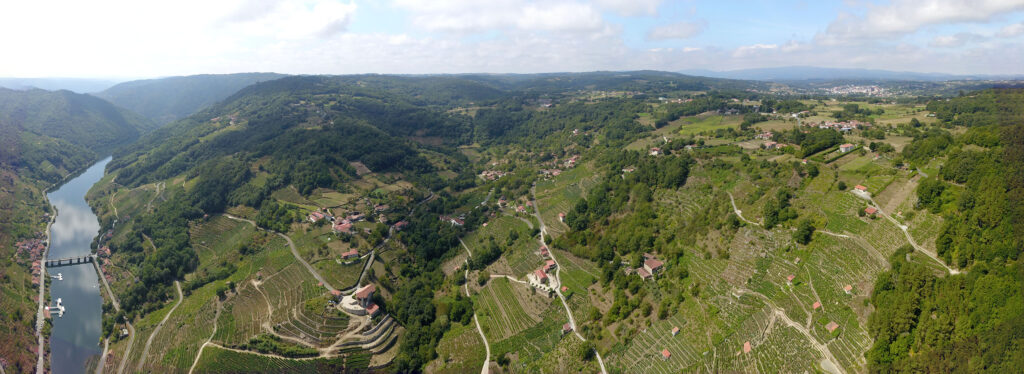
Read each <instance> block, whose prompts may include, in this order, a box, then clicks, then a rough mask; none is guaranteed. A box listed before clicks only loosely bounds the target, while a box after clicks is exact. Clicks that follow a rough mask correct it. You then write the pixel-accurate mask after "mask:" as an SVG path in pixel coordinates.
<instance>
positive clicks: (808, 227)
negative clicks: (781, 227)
mask: <svg viewBox="0 0 1024 374" xmlns="http://www.w3.org/2000/svg"><path fill="white" fill-rule="evenodd" d="M813 236H814V224H812V223H811V220H810V219H809V218H804V219H802V220H800V223H798V224H797V228H796V232H794V233H793V240H795V241H796V242H797V243H800V244H803V245H807V243H810V242H811V239H812V238H813Z"/></svg>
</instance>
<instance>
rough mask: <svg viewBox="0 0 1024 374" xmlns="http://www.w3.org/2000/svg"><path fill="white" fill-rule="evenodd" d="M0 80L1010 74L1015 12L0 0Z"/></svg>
mask: <svg viewBox="0 0 1024 374" xmlns="http://www.w3.org/2000/svg"><path fill="white" fill-rule="evenodd" d="M0 35H3V36H2V37H0V51H2V52H0V76H4V77H80V78H108V79H109V78H122V79H125V78H133V79H134V78H146V77H161V76H172V75H190V74H203V73H236V72H255V71H261V72H278V73H287V74H354V73H395V74H433V73H538V72H566V71H595V70H617V71H623V70H641V69H652V70H664V71H682V70H694V69H707V70H716V71H722V70H735V69H747V68H761V67H779V66H819V67H836V68H870V69H886V70H897V71H914V72H937V73H952V74H1024V0H873V1H871V0H837V1H828V0H771V1H769V0H713V1H703V0H674V1H673V0H591V1H585V0H543V1H534V0H422V1H418V0H375V1H363V0H297V1H276V0H216V1H209V0H176V1H162V2H150V1H138V0H91V1H81V0H51V1H23V0H0Z"/></svg>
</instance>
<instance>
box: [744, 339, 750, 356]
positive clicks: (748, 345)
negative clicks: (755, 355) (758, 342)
mask: <svg viewBox="0 0 1024 374" xmlns="http://www.w3.org/2000/svg"><path fill="white" fill-rule="evenodd" d="M743 353H750V341H749V340H748V341H745V342H743Z"/></svg>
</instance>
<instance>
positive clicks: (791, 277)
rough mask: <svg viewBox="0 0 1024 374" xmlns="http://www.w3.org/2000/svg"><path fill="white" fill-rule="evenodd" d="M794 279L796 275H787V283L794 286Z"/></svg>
mask: <svg viewBox="0 0 1024 374" xmlns="http://www.w3.org/2000/svg"><path fill="white" fill-rule="evenodd" d="M794 279H796V276H795V275H792V274H790V275H788V276H786V284H788V285H790V286H792V285H793V280H794Z"/></svg>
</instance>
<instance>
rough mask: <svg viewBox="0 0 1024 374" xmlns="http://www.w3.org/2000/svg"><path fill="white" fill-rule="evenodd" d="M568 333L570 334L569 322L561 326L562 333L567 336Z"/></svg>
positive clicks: (570, 326)
mask: <svg viewBox="0 0 1024 374" xmlns="http://www.w3.org/2000/svg"><path fill="white" fill-rule="evenodd" d="M569 332H572V325H570V324H569V322H566V323H565V324H564V325H562V333H563V334H568V333H569Z"/></svg>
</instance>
